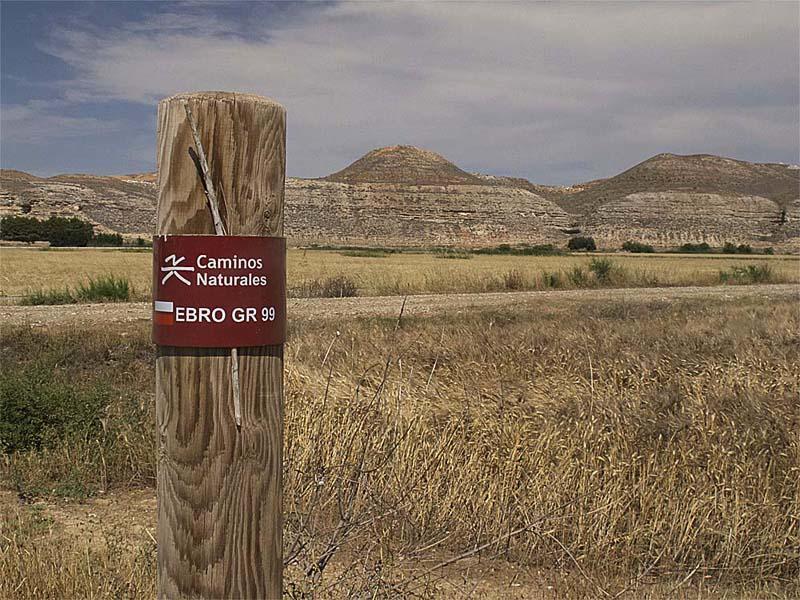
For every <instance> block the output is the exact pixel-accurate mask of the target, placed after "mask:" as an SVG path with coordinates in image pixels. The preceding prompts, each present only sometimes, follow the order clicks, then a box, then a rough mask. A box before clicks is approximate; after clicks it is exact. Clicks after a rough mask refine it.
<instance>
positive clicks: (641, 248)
mask: <svg viewBox="0 0 800 600" xmlns="http://www.w3.org/2000/svg"><path fill="white" fill-rule="evenodd" d="M622 249H623V250H625V251H626V252H636V253H651V252H655V249H654V248H653V247H652V246H650V245H649V244H642V243H641V242H630V241H629V242H625V243H624V244H622Z"/></svg>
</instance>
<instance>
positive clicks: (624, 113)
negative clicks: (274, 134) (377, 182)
mask: <svg viewBox="0 0 800 600" xmlns="http://www.w3.org/2000/svg"><path fill="white" fill-rule="evenodd" d="M312 6H313V10H312V9H307V8H306V9H303V10H297V11H294V12H293V13H292V14H290V15H283V16H281V17H280V18H277V19H275V20H273V19H271V18H270V17H269V15H267V16H266V17H265V16H263V15H259V14H258V13H254V15H255V16H254V15H250V18H248V19H246V20H244V19H242V18H237V17H236V16H233V15H232V14H231V13H230V12H226V13H225V14H224V15H222V14H217V13H215V12H214V10H213V5H212V6H211V7H208V6H205V5H203V6H202V7H201V8H200V9H198V8H197V7H193V6H189V7H182V8H181V10H177V9H176V10H172V9H171V10H170V11H168V12H165V13H163V14H159V15H156V16H153V17H151V18H149V19H147V20H146V21H139V22H130V23H122V24H120V26H119V27H117V28H116V29H113V30H96V29H93V28H91V27H90V26H85V27H80V26H79V27H75V26H72V27H70V28H64V29H61V30H59V31H57V32H56V33H55V35H54V36H53V38H52V39H51V40H50V41H49V43H48V44H47V46H46V48H47V51H48V52H50V53H52V54H53V55H55V56H57V57H59V58H60V59H62V60H63V61H65V62H66V63H67V64H69V65H70V66H71V67H72V68H73V69H74V72H75V73H76V75H75V77H74V78H73V79H72V80H70V81H66V82H64V83H63V86H64V90H65V91H64V94H63V97H64V99H66V100H68V101H70V102H76V103H80V102H87V101H92V102H96V101H98V100H104V101H108V102H118V101H125V102H134V103H142V104H146V105H154V104H155V102H157V100H158V99H160V98H163V97H165V96H168V95H171V94H173V93H176V92H179V91H187V90H202V89H223V90H241V91H249V92H254V93H259V94H263V95H267V96H271V97H274V98H275V99H277V100H279V101H280V102H282V103H283V104H284V105H285V106H286V107H287V110H288V114H289V130H288V138H289V141H288V152H289V156H288V166H289V171H290V173H291V174H294V175H302V176H319V175H324V174H326V173H329V172H332V171H334V170H337V169H339V168H341V167H343V166H344V165H345V164H347V163H348V162H350V161H351V160H353V159H354V158H357V157H358V156H359V155H361V154H363V153H364V152H366V151H367V150H369V149H371V148H372V147H375V146H379V145H387V144H394V143H410V144H416V145H420V146H425V147H428V148H431V149H433V150H436V151H438V152H441V153H443V154H444V155H445V156H448V157H449V158H451V159H452V160H454V161H455V162H457V163H458V164H459V165H460V166H462V167H464V168H467V169H473V170H482V171H487V172H495V173H509V174H515V175H522V176H528V177H530V178H532V179H534V180H539V181H543V182H562V183H566V182H573V181H575V180H577V179H586V178H593V177H599V176H605V175H609V174H611V173H613V172H615V171H619V170H620V169H622V168H625V167H627V166H630V165H631V164H632V163H634V162H638V161H639V160H641V159H644V158H646V157H647V156H648V155H651V154H655V153H658V152H662V151H675V152H717V153H722V154H732V153H734V152H736V153H738V154H739V156H738V157H739V158H744V159H750V160H786V161H792V162H796V157H797V153H798V147H799V145H800V142H798V138H797V135H798V134H797V131H798V127H800V114H799V113H800V109H799V108H798V106H799V105H800V98H799V97H798V94H799V93H798V86H799V83H798V72H800V64H799V61H800V58H798V56H799V55H800V50H799V49H798V39H800V32H798V27H800V25H799V24H798V15H797V10H796V6H794V5H793V4H791V3H787V4H766V5H765V4H761V5H758V7H757V8H755V7H754V6H753V5H747V4H722V3H714V4H699V3H698V4H687V3H667V4H651V3H624V4H603V5H602V6H597V5H586V4H536V5H530V4H498V3H465V4H460V3H459V4H455V3H430V4H428V3H381V4H377V3H352V4H338V5H312ZM181 11H182V12H181ZM262 19H263V20H262ZM5 110H6V109H4V112H5ZM19 110H24V109H23V108H19V109H18V111H19ZM14 118H16V119H17V120H18V121H17V122H18V123H19V119H20V118H23V119H24V118H25V117H24V114H23V115H21V116H20V115H19V114H18V115H16V117H15V115H14V114H12V121H13V119H14ZM49 118H54V117H53V116H52V115H51V116H50V117H49ZM87 119H88V121H86V122H85V123H84V124H85V125H91V118H87ZM79 121H80V120H79ZM28 122H30V119H29V121H28ZM52 125H53V126H54V127H57V128H59V129H60V130H61V131H62V132H63V131H72V130H76V129H79V128H80V125H81V123H80V122H73V121H69V120H66V121H64V122H62V123H55V122H52ZM37 130H38V131H39V132H41V130H42V126H41V125H38V126H37Z"/></svg>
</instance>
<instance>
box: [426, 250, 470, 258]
mask: <svg viewBox="0 0 800 600" xmlns="http://www.w3.org/2000/svg"><path fill="white" fill-rule="evenodd" d="M433 255H434V256H435V257H436V258H460V259H470V258H472V254H470V253H469V252H466V251H463V250H455V249H452V248H437V249H436V250H434V252H433Z"/></svg>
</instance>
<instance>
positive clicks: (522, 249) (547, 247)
mask: <svg viewBox="0 0 800 600" xmlns="http://www.w3.org/2000/svg"><path fill="white" fill-rule="evenodd" d="M474 253H475V254H505V255H509V256H558V255H560V254H563V252H562V251H561V250H559V249H558V248H556V247H555V246H553V244H534V245H528V244H520V245H518V246H511V245H510V244H500V245H499V246H495V247H493V248H478V249H477V250H474Z"/></svg>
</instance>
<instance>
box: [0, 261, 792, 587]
mask: <svg viewBox="0 0 800 600" xmlns="http://www.w3.org/2000/svg"><path fill="white" fill-rule="evenodd" d="M54 254H56V253H54ZM142 258H143V260H145V259H146V258H147V257H146V256H143V257H142ZM323 259H325V260H329V261H330V264H339V265H346V264H348V261H347V260H346V259H344V258H337V257H336V255H333V254H329V253H324V254H317V253H312V252H308V253H307V254H306V256H305V259H304V257H303V255H302V253H301V252H294V253H293V254H292V261H293V264H294V265H295V266H294V267H293V268H294V269H297V268H298V267H297V265H298V263H300V261H302V260H306V261H307V262H311V261H312V260H314V261H317V260H323ZM414 259H419V260H420V261H422V263H423V264H426V265H428V266H429V267H430V268H439V267H438V263H437V262H435V261H436V260H437V259H432V258H427V257H425V256H422V257H418V256H416V255H410V256H401V257H391V258H389V259H374V260H375V262H376V263H378V264H394V263H399V264H401V265H403V264H406V263H405V261H407V260H409V261H410V260H414ZM494 260H497V259H495V258H493V257H489V260H487V261H486V262H487V263H491V262H492V261H494ZM503 260H505V259H503ZM530 260H531V259H523V262H525V261H530ZM548 260H551V259H548ZM557 260H564V259H557ZM569 260H573V259H569ZM574 260H584V259H574ZM630 260H632V261H633V260H640V259H638V258H633V259H630ZM659 260H666V261H667V263H666V264H669V265H671V268H674V267H675V266H676V265H677V264H678V262H676V259H674V258H672V257H670V258H669V259H659V258H654V259H650V258H648V259H647V262H648V264H654V263H658V261H659ZM695 260H697V261H698V262H697V263H695V266H694V267H692V268H693V269H699V268H700V267H699V265H707V264H709V263H711V262H712V261H714V260H715V259H695ZM356 262H357V263H358V264H361V265H366V266H365V267H364V268H365V269H367V270H366V271H365V272H369V273H374V271H369V270H368V269H371V268H372V267H371V266H370V263H369V261H368V260H364V261H356ZM446 262H447V263H448V265H449V264H450V263H451V262H454V261H446ZM482 262H483V260H482V259H478V258H475V259H471V260H469V261H464V263H463V264H464V267H460V266H456V267H454V268H470V269H474V268H476V267H475V265H480V264H482ZM532 262H535V263H536V264H540V263H538V261H536V260H534V261H532ZM527 264H530V263H527ZM550 264H552V263H550ZM144 268H146V265H145V267H144ZM305 268H310V267H308V266H307V267H305ZM448 268H449V267H448ZM712 268H713V267H712ZM311 273H317V271H312V272H311ZM411 276H412V275H411V274H409V277H411ZM0 348H2V352H3V363H4V370H3V372H2V374H0V390H1V391H2V396H0V397H1V398H2V401H3V402H4V403H5V404H4V407H5V408H6V409H7V410H5V411H0V421H1V422H0V432H2V436H0V437H3V436H4V439H5V440H7V441H6V444H7V446H6V451H5V454H4V455H2V460H0V488H2V490H0V492H1V493H0V500H2V502H3V506H2V510H1V511H0V515H2V516H1V517H0V597H3V598H6V597H14V598H63V597H81V598H107V597H115V598H128V597H153V596H154V594H155V572H156V558H155V545H154V542H153V539H152V538H153V527H154V523H155V521H154V519H155V501H154V496H155V491H154V481H155V468H156V458H155V452H154V432H153V429H154V423H155V418H154V414H153V411H154V407H153V404H154V401H153V389H154V381H153V363H154V350H153V348H152V346H151V344H150V342H149V330H148V326H147V324H146V323H129V324H124V325H119V326H117V328H116V329H110V328H106V329H104V330H89V329H86V328H80V327H70V328H67V329H63V330H53V331H50V332H47V331H42V330H34V329H29V328H13V329H7V330H4V331H3V333H2V339H0ZM799 350H800V314H798V311H797V305H796V300H787V299H782V300H779V299H774V300H772V301H770V302H765V301H764V300H763V299H759V298H750V299H743V300H737V301H735V302H734V301H724V300H704V301H702V302H701V301H697V300H692V301H680V302H673V303H670V302H666V301H662V300H659V301H636V300H630V299H628V300H627V301H625V302H595V301H593V300H591V299H589V300H587V301H583V302H579V303H570V304H567V305H540V306H539V307H538V308H536V309H535V310H530V311H521V310H508V311H491V312H476V313H471V314H470V313H464V314H457V315H451V316H440V317H430V318H415V319H405V320H403V321H402V322H401V323H400V326H399V327H398V326H397V318H391V319H338V320H335V321H333V320H330V321H329V320H320V321H297V322H295V323H292V324H291V325H290V334H289V341H288V343H287V347H286V354H285V356H286V402H285V420H286V424H285V440H284V444H285V446H284V447H285V462H284V481H285V490H284V504H285V529H284V536H285V548H286V557H287V565H286V581H285V593H286V597H290V598H346V597H381V598H390V597H391V598H393V597H420V598H433V597H467V596H469V595H472V596H473V597H486V598H518V599H522V598H548V599H551V598H663V599H666V598H787V599H788V598H795V597H797V595H798V594H800V587H798V581H800V550H798V549H800V520H799V519H798V516H799V515H800V358H798V357H799V356H800V352H799ZM86 407H89V409H87V408H86ZM31 414H35V415H40V416H41V415H52V419H51V421H50V422H49V424H47V427H45V428H44V429H43V430H41V431H40V430H38V429H36V426H32V425H31V423H32V422H34V421H35V420H32V419H31V417H30V415H31ZM56 417H58V418H56ZM59 419H61V420H59ZM42 427H44V426H42ZM40 429H41V428H40ZM37 436H38V437H37ZM9 443H11V444H16V446H15V447H14V448H13V449H10V448H9V447H8V444H9ZM364 457H366V462H365V461H364ZM354 482H356V483H357V485H355V484H354ZM342 504H344V505H345V506H346V507H347V510H348V514H349V518H348V520H347V526H346V527H345V528H344V529H342V528H341V516H340V513H339V510H340V508H341V506H342ZM351 525H352V526H351ZM337 531H338V532H339V533H337V534H336V535H339V536H340V537H339V538H335V537H334V538H333V539H335V541H336V544H335V555H334V558H333V559H332V560H331V561H330V562H329V563H328V566H327V567H326V568H325V569H324V570H323V571H322V573H321V574H319V575H317V574H313V573H314V569H310V568H309V565H313V564H318V561H319V558H320V556H323V555H324V554H325V553H326V552H327V551H329V550H330V548H331V546H330V540H331V539H332V535H334V532H337ZM342 532H344V533H342ZM459 557H461V558H460V559H459V560H455V559H457V558H459ZM478 558H480V561H479V562H476V561H477V560H478ZM448 561H453V562H452V564H451V565H449V566H448V567H447V568H445V567H443V566H442V565H443V564H444V563H447V562H448ZM481 568H483V572H482V575H481V576H477V575H476V573H481V571H480V569H481ZM459 569H460V570H459Z"/></svg>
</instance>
